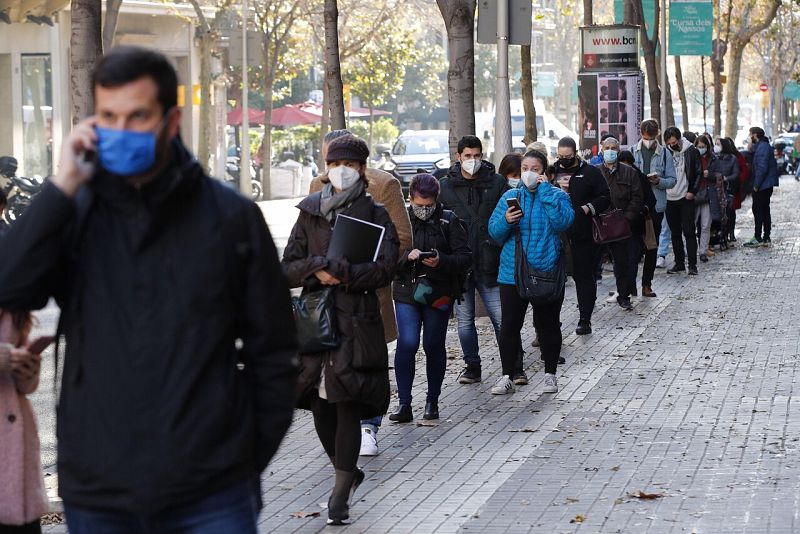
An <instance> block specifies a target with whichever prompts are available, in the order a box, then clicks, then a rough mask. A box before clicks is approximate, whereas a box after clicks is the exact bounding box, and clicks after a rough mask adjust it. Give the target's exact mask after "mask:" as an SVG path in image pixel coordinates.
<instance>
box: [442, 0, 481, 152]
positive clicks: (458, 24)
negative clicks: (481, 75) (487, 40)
mask: <svg viewBox="0 0 800 534" xmlns="http://www.w3.org/2000/svg"><path fill="white" fill-rule="evenodd" d="M475 2H476V0H436V3H437V5H438V6H439V11H440V12H441V14H442V18H443V19H444V25H445V28H446V29H447V55H448V60H449V67H448V69H447V102H448V106H449V120H448V122H449V126H450V156H451V158H452V159H453V160H455V155H456V146H457V145H458V140H459V139H460V138H461V137H463V136H465V135H475V38H474V31H475ZM487 148H488V147H487Z"/></svg>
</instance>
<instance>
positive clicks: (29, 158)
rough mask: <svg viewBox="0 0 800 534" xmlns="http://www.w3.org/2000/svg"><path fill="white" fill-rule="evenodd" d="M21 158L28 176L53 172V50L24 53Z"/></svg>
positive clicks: (46, 174)
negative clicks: (40, 52)
mask: <svg viewBox="0 0 800 534" xmlns="http://www.w3.org/2000/svg"><path fill="white" fill-rule="evenodd" d="M20 70H21V71H22V137H23V154H22V161H23V167H24V172H25V174H26V175H27V176H33V175H36V174H38V175H40V176H42V177H46V176H50V175H51V174H52V172H53V87H52V69H51V64H50V54H22V57H21V69H20Z"/></svg>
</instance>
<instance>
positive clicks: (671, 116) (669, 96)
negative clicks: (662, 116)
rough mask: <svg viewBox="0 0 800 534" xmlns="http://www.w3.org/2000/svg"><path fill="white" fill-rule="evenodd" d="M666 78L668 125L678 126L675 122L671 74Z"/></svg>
mask: <svg viewBox="0 0 800 534" xmlns="http://www.w3.org/2000/svg"><path fill="white" fill-rule="evenodd" d="M664 78H665V80H664V87H666V88H667V98H666V99H665V100H666V103H667V125H668V126H676V124H675V108H674V107H673V105H672V86H671V85H670V83H669V74H667V75H666V76H665V77H664Z"/></svg>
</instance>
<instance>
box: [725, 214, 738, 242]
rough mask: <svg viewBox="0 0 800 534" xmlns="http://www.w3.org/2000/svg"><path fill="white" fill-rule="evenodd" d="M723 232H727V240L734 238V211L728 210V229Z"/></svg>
mask: <svg viewBox="0 0 800 534" xmlns="http://www.w3.org/2000/svg"><path fill="white" fill-rule="evenodd" d="M725 231H726V232H728V239H729V240H731V239H733V238H734V237H736V210H733V209H730V208H729V209H728V227H727V228H726V229H725Z"/></svg>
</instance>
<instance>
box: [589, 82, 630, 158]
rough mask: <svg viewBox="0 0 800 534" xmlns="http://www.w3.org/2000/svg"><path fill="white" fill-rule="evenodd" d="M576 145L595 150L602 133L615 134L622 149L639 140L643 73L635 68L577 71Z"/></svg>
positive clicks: (593, 151) (593, 152)
mask: <svg viewBox="0 0 800 534" xmlns="http://www.w3.org/2000/svg"><path fill="white" fill-rule="evenodd" d="M578 112H579V114H580V125H581V126H580V148H581V150H589V151H591V153H592V154H593V155H594V154H597V151H598V149H599V144H600V140H601V139H602V138H603V137H605V136H606V135H613V136H614V137H616V138H617V140H618V141H619V144H620V148H621V149H622V150H627V149H628V148H629V147H631V146H632V145H635V144H636V143H637V142H638V141H639V124H641V122H642V116H643V113H644V75H643V74H642V73H641V71H639V72H597V73H595V72H591V73H589V72H586V73H580V74H578Z"/></svg>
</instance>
